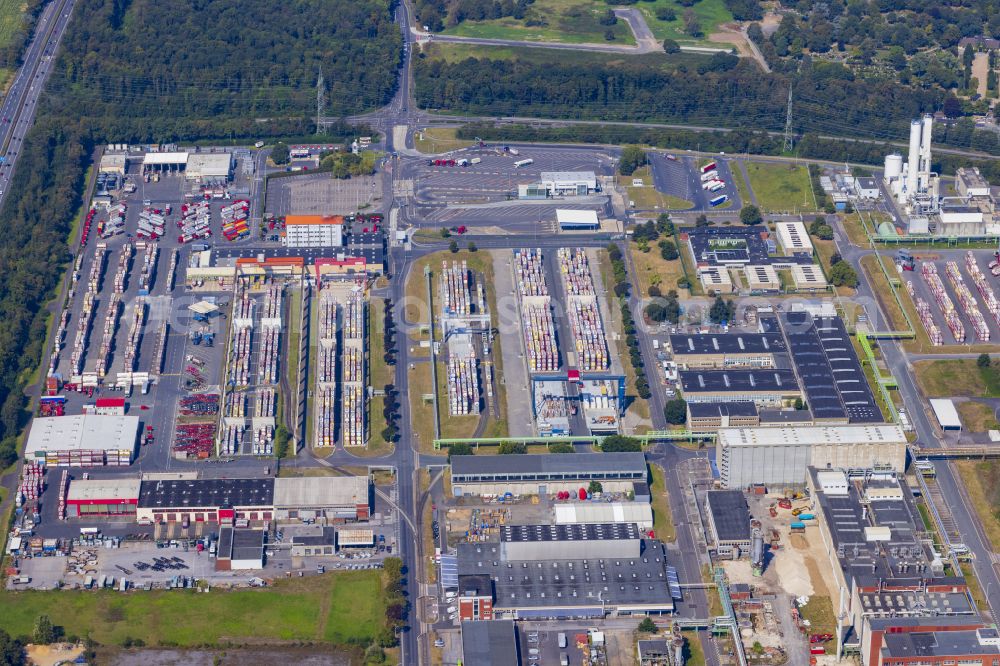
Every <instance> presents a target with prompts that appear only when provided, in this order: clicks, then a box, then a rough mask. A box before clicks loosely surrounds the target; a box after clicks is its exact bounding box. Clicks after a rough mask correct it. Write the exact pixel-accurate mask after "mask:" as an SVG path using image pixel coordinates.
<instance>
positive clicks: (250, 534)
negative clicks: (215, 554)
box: [232, 529, 264, 560]
mask: <svg viewBox="0 0 1000 666" xmlns="http://www.w3.org/2000/svg"><path fill="white" fill-rule="evenodd" d="M232 547H233V551H232V552H233V555H232V559H234V560H259V559H262V558H263V557H264V530H250V529H234V530H233V546H232Z"/></svg>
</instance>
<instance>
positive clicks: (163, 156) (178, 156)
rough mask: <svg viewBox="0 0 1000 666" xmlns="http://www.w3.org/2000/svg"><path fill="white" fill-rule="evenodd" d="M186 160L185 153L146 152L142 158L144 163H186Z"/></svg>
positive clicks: (186, 155)
mask: <svg viewBox="0 0 1000 666" xmlns="http://www.w3.org/2000/svg"><path fill="white" fill-rule="evenodd" d="M187 161H188V154H187V153H146V154H145V156H143V158H142V163H143V164H144V165H150V164H153V165H163V164H171V165H172V164H187Z"/></svg>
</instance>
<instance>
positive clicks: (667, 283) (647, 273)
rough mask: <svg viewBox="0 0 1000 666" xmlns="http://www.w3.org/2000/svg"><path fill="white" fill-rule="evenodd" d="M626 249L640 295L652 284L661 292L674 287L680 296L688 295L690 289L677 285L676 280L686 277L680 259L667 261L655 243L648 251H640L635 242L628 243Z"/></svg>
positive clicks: (647, 290) (643, 294) (646, 292)
mask: <svg viewBox="0 0 1000 666" xmlns="http://www.w3.org/2000/svg"><path fill="white" fill-rule="evenodd" d="M670 240H671V242H673V240H672V239H670ZM628 251H629V253H630V254H631V259H632V266H634V267H635V275H634V276H633V278H634V282H635V286H636V287H638V288H639V292H640V294H641V295H642V296H646V295H648V294H649V288H650V287H651V286H653V285H657V286H658V287H659V288H660V291H662V292H663V293H666V292H668V291H670V290H671V289H676V290H677V294H678V296H679V297H680V298H687V297H689V296H690V290H688V289H681V288H679V287H678V286H677V281H678V280H680V279H681V278H686V277H687V275H686V274H685V273H684V264H683V263H681V260H680V259H674V260H673V261H667V260H666V259H664V258H663V257H662V256H661V255H660V248H658V247H656V244H655V243H654V244H653V245H652V246H651V247H650V248H649V252H641V251H640V250H639V248H637V247H636V245H635V243H629V244H628Z"/></svg>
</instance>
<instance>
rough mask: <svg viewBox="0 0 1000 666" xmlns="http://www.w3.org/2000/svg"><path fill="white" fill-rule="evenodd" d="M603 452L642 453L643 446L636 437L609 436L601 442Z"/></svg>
mask: <svg viewBox="0 0 1000 666" xmlns="http://www.w3.org/2000/svg"><path fill="white" fill-rule="evenodd" d="M601 451H603V452H604V453H622V452H638V451H642V444H641V443H640V442H639V440H637V439H635V438H634V437H625V436H624V435H609V436H608V437H605V438H604V440H603V441H602V442H601Z"/></svg>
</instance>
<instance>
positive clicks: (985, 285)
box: [965, 252, 1000, 326]
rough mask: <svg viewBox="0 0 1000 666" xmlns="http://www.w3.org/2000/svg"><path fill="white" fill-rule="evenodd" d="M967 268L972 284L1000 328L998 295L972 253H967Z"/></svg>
mask: <svg viewBox="0 0 1000 666" xmlns="http://www.w3.org/2000/svg"><path fill="white" fill-rule="evenodd" d="M965 267H966V270H968V271H969V277H971V278H972V283H973V284H975V285H976V289H978V290H979V295H980V296H982V297H983V303H984V304H985V305H986V310H987V311H988V312H989V313H990V314H991V315H993V321H995V322H996V323H997V326H1000V301H998V300H997V296H996V294H995V293H993V287H991V286H990V283H989V282H987V281H986V276H985V275H984V274H983V272H982V271H981V270H980V269H979V264H977V263H976V255H974V254H973V253H972V252H966V253H965Z"/></svg>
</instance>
